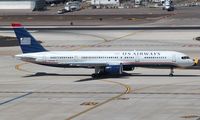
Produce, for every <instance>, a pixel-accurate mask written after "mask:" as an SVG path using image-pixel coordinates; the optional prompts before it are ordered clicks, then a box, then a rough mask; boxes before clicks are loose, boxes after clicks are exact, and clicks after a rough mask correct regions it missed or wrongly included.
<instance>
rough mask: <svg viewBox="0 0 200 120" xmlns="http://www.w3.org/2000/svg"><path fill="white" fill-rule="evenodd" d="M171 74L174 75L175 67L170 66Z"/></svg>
mask: <svg viewBox="0 0 200 120" xmlns="http://www.w3.org/2000/svg"><path fill="white" fill-rule="evenodd" d="M169 76H171V77H172V76H174V68H173V67H171V68H170V73H169Z"/></svg>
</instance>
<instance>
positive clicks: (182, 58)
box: [181, 56, 190, 59]
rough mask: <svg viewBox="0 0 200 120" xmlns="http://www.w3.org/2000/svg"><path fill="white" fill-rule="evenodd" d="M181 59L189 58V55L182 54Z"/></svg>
mask: <svg viewBox="0 0 200 120" xmlns="http://www.w3.org/2000/svg"><path fill="white" fill-rule="evenodd" d="M181 59H190V57H189V56H183V57H181Z"/></svg>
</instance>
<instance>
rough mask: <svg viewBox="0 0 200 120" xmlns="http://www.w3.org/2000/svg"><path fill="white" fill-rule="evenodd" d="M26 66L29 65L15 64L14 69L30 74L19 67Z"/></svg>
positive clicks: (24, 63)
mask: <svg viewBox="0 0 200 120" xmlns="http://www.w3.org/2000/svg"><path fill="white" fill-rule="evenodd" d="M26 64H29V63H27V62H23V63H20V64H17V65H15V69H16V70H18V71H22V72H28V73H30V71H28V70H25V69H22V68H21V66H23V65H26Z"/></svg>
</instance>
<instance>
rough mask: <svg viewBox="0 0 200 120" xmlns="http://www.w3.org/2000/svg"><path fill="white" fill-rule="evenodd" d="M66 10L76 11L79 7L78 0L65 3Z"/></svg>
mask: <svg viewBox="0 0 200 120" xmlns="http://www.w3.org/2000/svg"><path fill="white" fill-rule="evenodd" d="M64 9H65V10H66V12H72V11H78V10H80V9H81V3H80V2H79V1H70V2H67V3H66V4H65V8H64Z"/></svg>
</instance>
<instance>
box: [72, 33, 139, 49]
mask: <svg viewBox="0 0 200 120" xmlns="http://www.w3.org/2000/svg"><path fill="white" fill-rule="evenodd" d="M139 32H143V31H142V30H140V31H137V32H132V33H128V34H126V35H123V36H120V37H117V38H113V39H111V40H108V39H105V38H102V37H99V36H97V35H95V37H98V38H101V39H104V41H103V42H100V43H96V44H93V45H91V46H97V45H101V44H103V43H109V42H113V41H117V40H121V39H122V38H125V37H128V36H131V35H135V34H137V33H139ZM87 35H88V34H87ZM91 36H93V35H91ZM88 47H90V46H80V47H79V48H75V49H72V51H74V50H80V49H83V48H88Z"/></svg>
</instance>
